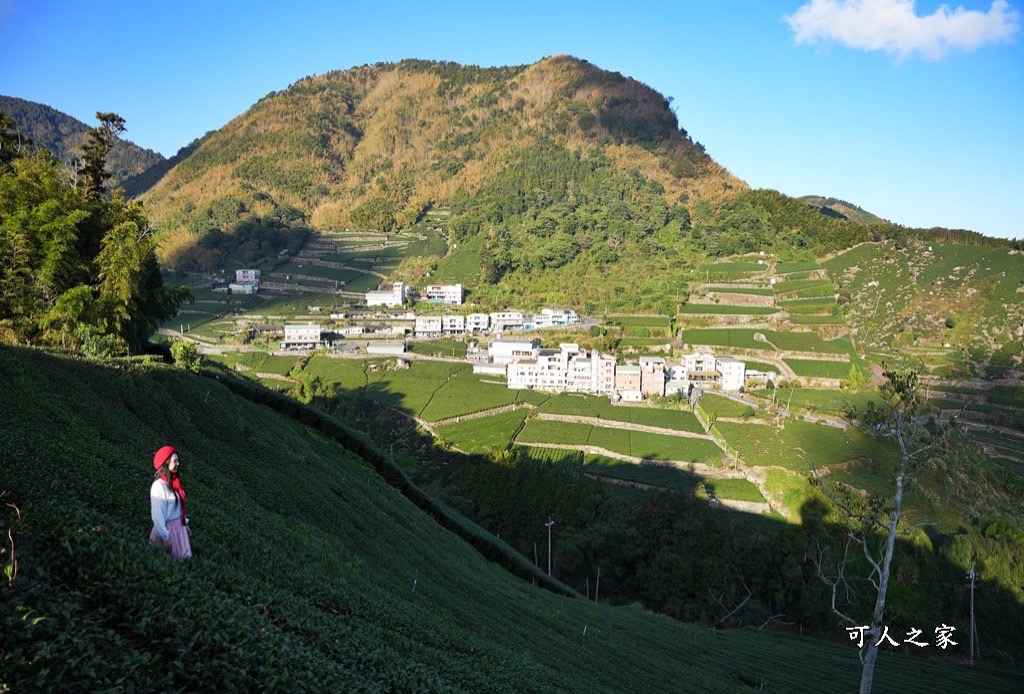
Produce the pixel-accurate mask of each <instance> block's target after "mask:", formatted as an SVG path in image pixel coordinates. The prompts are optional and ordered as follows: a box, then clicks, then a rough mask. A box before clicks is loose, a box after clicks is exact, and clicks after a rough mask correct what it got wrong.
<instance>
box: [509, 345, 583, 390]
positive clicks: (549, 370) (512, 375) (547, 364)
mask: <svg viewBox="0 0 1024 694" xmlns="http://www.w3.org/2000/svg"><path fill="white" fill-rule="evenodd" d="M576 354H579V348H578V347H576V345H570V344H563V345H561V346H559V348H558V349H540V350H538V351H537V356H536V357H535V358H533V359H522V360H520V361H514V362H512V363H510V364H509V365H508V369H507V371H506V374H507V377H508V387H509V388H514V389H517V390H518V389H530V390H533V389H536V390H551V391H555V392H562V391H564V390H565V389H566V386H567V384H568V376H569V360H570V358H571V357H572V356H574V355H576Z"/></svg>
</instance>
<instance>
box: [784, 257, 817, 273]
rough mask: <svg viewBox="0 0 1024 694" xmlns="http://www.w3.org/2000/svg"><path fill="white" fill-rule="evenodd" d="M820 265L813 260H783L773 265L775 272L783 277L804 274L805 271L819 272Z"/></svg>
mask: <svg viewBox="0 0 1024 694" xmlns="http://www.w3.org/2000/svg"><path fill="white" fill-rule="evenodd" d="M820 269H821V265H819V264H818V263H817V261H815V260H783V261H781V262H779V263H776V264H775V272H777V273H778V274H780V275H785V274H787V273H790V272H805V271H807V270H820Z"/></svg>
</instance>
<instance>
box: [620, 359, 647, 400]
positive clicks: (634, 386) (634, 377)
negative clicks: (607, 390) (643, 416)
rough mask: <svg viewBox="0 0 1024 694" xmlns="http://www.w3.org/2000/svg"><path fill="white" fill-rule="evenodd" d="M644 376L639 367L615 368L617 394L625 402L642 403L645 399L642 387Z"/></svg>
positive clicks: (625, 366)
mask: <svg viewBox="0 0 1024 694" xmlns="http://www.w3.org/2000/svg"><path fill="white" fill-rule="evenodd" d="M642 378H643V374H642V372H641V369H640V367H639V366H632V365H623V366H616V367H615V393H616V394H617V395H618V397H619V399H621V400H622V401H624V402H640V401H641V400H643V399H644V395H643V391H642V390H641V387H642V385H641V384H642Z"/></svg>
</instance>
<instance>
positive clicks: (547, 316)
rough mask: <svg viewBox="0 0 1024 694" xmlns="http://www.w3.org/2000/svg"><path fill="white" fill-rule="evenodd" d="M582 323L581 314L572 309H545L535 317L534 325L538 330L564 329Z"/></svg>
mask: <svg viewBox="0 0 1024 694" xmlns="http://www.w3.org/2000/svg"><path fill="white" fill-rule="evenodd" d="M579 322H580V317H579V314H577V313H576V311H574V310H572V309H571V308H543V309H541V311H540V313H535V314H534V316H533V324H534V325H535V326H537V327H538V328H544V327H552V328H554V327H564V326H567V325H576V324H577V323H579Z"/></svg>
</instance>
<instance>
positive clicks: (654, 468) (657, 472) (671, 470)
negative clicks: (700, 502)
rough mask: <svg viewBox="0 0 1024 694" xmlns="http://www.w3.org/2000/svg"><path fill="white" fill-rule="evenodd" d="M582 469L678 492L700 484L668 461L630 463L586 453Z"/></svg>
mask: <svg viewBox="0 0 1024 694" xmlns="http://www.w3.org/2000/svg"><path fill="white" fill-rule="evenodd" d="M583 469H584V470H585V471H586V472H587V473H589V474H591V475H600V476H601V477H607V478H611V479H614V480H624V481H627V482H637V483H639V484H645V485H652V486H655V487H661V488H662V489H671V490H674V491H678V492H686V493H692V492H693V490H694V488H695V486H696V485H697V484H700V482H699V478H697V477H696V476H695V475H693V474H691V473H689V472H686V471H684V470H680V469H679V468H677V467H675V466H674V465H670V464H668V463H657V462H644V463H630V462H626V461H624V460H618V459H616V458H609V457H607V456H603V455H587V456H585V457H584V459H583Z"/></svg>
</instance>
